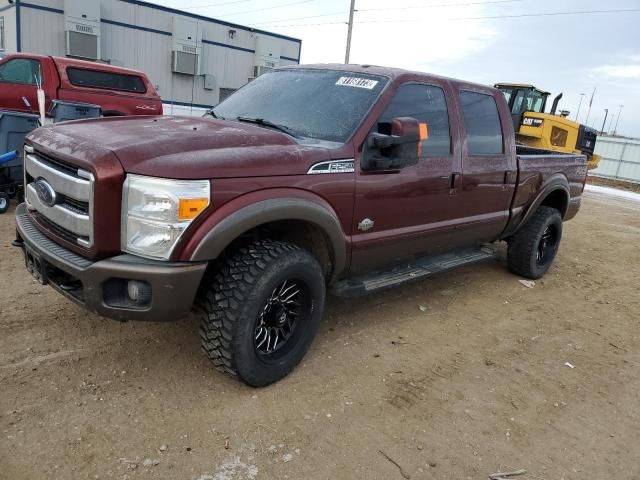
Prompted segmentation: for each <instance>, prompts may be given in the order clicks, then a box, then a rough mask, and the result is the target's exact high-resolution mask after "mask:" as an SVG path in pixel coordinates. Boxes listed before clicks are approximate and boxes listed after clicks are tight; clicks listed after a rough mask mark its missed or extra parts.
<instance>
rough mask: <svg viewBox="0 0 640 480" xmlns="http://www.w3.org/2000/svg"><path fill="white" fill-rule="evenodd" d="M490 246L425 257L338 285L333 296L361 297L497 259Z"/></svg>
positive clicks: (347, 280)
mask: <svg viewBox="0 0 640 480" xmlns="http://www.w3.org/2000/svg"><path fill="white" fill-rule="evenodd" d="M495 253H496V252H495V249H494V248H493V247H492V246H490V245H483V246H482V247H480V248H472V249H464V250H457V251H453V252H449V253H445V254H442V255H437V256H429V257H421V258H417V259H415V260H413V261H412V262H411V263H403V264H402V265H396V266H394V267H391V268H388V269H386V270H377V271H373V272H369V273H366V274H362V275H358V276H355V277H351V278H348V279H346V280H341V281H339V282H336V283H335V284H334V285H333V286H332V287H331V293H333V294H334V295H336V296H338V297H344V298H349V297H360V296H362V295H367V294H369V293H373V292H377V291H380V290H385V289H387V288H392V287H395V286H398V285H403V284H405V283H409V282H415V281H417V280H421V279H424V278H426V277H430V276H432V275H434V274H436V273H440V272H446V271H448V270H452V269H454V268H457V267H462V266H464V265H471V264H474V263H478V262H483V261H485V260H491V259H493V258H495Z"/></svg>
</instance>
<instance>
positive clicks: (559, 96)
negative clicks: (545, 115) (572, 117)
mask: <svg viewBox="0 0 640 480" xmlns="http://www.w3.org/2000/svg"><path fill="white" fill-rule="evenodd" d="M561 98H562V94H559V95H558V96H557V97H556V98H554V99H553V105H551V111H550V112H549V113H550V114H551V115H555V114H556V109H557V108H558V102H559V101H560V99H561Z"/></svg>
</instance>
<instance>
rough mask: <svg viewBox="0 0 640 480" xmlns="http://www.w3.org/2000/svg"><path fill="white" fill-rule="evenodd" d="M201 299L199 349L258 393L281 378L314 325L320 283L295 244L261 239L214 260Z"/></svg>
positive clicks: (317, 320)
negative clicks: (216, 263)
mask: <svg viewBox="0 0 640 480" xmlns="http://www.w3.org/2000/svg"><path fill="white" fill-rule="evenodd" d="M206 287H207V288H206V293H205V294H204V295H203V297H202V299H201V301H200V307H201V311H202V324H201V329H200V337H201V340H202V348H203V350H204V352H205V353H206V355H207V356H208V357H209V359H210V360H211V362H212V363H213V364H214V365H215V366H216V367H217V368H218V369H219V370H222V371H225V372H227V373H230V374H232V375H237V376H238V377H240V379H242V380H243V381H244V382H245V383H247V384H249V385H252V386H254V387H262V386H265V385H268V384H270V383H273V382H275V381H277V380H280V379H281V378H283V377H284V376H286V375H287V374H288V373H289V372H290V371H291V370H292V369H293V368H294V367H295V366H296V365H297V364H298V363H299V362H300V360H301V359H302V357H303V356H304V355H305V353H306V352H307V350H308V349H309V346H310V345H311V342H312V341H313V338H314V337H315V334H316V332H317V330H318V326H319V324H320V318H321V316H322V310H323V306H324V299H325V281H324V275H323V273H322V269H321V268H320V265H319V264H318V262H317V260H316V259H315V258H314V257H313V256H312V255H311V254H310V253H309V252H307V251H305V250H302V249H300V248H298V247H296V246H295V245H292V244H289V243H285V242H279V241H272V240H263V241H258V242H255V243H253V244H251V245H249V246H247V247H242V248H239V249H238V250H237V251H236V252H235V253H233V254H232V255H230V256H229V257H227V258H226V259H224V260H223V261H222V262H221V266H220V268H219V269H218V271H217V272H216V274H215V276H214V278H213V281H212V282H211V283H210V285H207V286H206Z"/></svg>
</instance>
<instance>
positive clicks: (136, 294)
mask: <svg viewBox="0 0 640 480" xmlns="http://www.w3.org/2000/svg"><path fill="white" fill-rule="evenodd" d="M127 295H129V300H131V301H132V302H133V303H135V304H136V305H140V306H142V305H148V304H149V302H150V301H151V285H149V284H148V283H147V282H143V281H140V280H129V282H128V283H127Z"/></svg>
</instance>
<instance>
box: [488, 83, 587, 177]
mask: <svg viewBox="0 0 640 480" xmlns="http://www.w3.org/2000/svg"><path fill="white" fill-rule="evenodd" d="M494 86H495V88H497V89H499V90H500V91H501V92H502V93H503V94H504V96H505V98H506V100H507V103H508V104H509V108H510V109H511V118H512V119H513V128H514V130H515V132H516V143H521V144H524V145H528V146H530V147H534V148H543V149H545V150H556V151H559V152H567V153H582V154H584V155H586V156H587V159H588V167H589V170H591V169H594V168H596V167H597V166H598V163H599V162H600V155H596V154H594V153H593V150H594V148H595V146H596V138H597V136H598V132H597V131H596V130H595V129H593V128H590V127H588V126H586V125H582V124H580V123H578V122H574V121H572V120H569V118H567V117H568V116H569V112H567V111H566V110H562V111H561V112H559V114H556V110H557V108H558V102H559V101H560V99H561V98H562V94H559V95H558V96H557V97H556V98H555V99H554V100H553V105H552V106H551V110H550V111H549V113H544V111H545V107H546V105H547V98H548V97H549V95H551V94H550V93H549V92H545V91H544V90H540V89H539V88H536V87H534V86H533V85H526V84H520V83H497V84H495V85H494Z"/></svg>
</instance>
